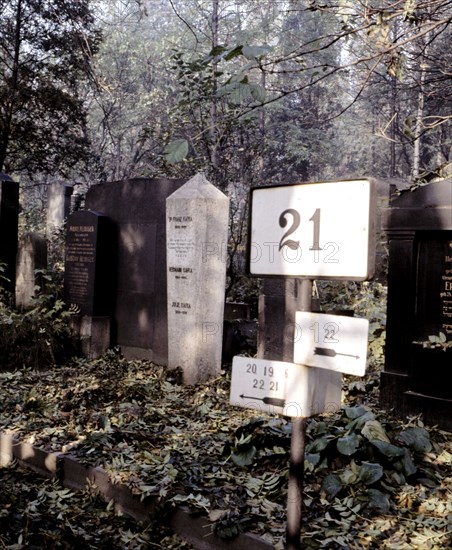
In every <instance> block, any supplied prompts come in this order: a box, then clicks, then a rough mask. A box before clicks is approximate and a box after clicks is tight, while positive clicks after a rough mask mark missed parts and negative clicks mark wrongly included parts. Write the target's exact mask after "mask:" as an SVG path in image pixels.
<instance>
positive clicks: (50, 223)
mask: <svg viewBox="0 0 452 550" xmlns="http://www.w3.org/2000/svg"><path fill="white" fill-rule="evenodd" d="M73 191H74V188H73V186H72V185H70V184H68V183H61V182H56V183H52V184H50V185H49V186H48V188H47V235H51V233H52V232H53V231H55V229H60V228H61V227H62V226H63V222H64V220H65V219H66V218H67V217H68V216H69V213H70V210H71V196H72V193H73Z"/></svg>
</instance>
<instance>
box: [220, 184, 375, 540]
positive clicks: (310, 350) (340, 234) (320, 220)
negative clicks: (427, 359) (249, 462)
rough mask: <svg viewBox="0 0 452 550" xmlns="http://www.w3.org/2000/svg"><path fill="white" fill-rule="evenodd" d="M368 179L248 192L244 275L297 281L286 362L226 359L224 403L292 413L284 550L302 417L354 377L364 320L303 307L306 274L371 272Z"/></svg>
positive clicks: (308, 303) (296, 510)
mask: <svg viewBox="0 0 452 550" xmlns="http://www.w3.org/2000/svg"><path fill="white" fill-rule="evenodd" d="M375 226H376V187H375V183H374V182H373V181H371V180H368V179H363V180H351V181H343V182H325V183H317V184H295V185H279V186H270V187H266V188H265V187H262V188H255V189H252V190H251V203H250V227H249V242H248V271H249V273H250V275H251V276H256V277H295V278H300V287H299V290H300V292H299V294H298V298H297V310H298V311H297V313H296V319H295V320H294V321H295V322H296V325H295V326H296V329H297V330H298V332H299V334H298V336H299V338H298V341H297V338H296V339H295V341H294V359H293V361H294V362H293V363H288V362H282V361H273V360H266V359H250V358H249V357H246V358H245V357H235V358H234V361H233V364H232V376H231V393H230V403H231V404H232V405H237V406H239V407H245V408H253V409H257V410H260V411H265V412H270V413H277V414H284V415H285V416H291V417H292V436H291V443H290V462H289V485H288V499H287V528H286V547H285V548H286V550H300V548H301V520H302V504H303V498H302V497H303V478H304V458H305V444H306V427H307V419H308V417H310V416H313V415H315V414H322V413H324V412H332V406H333V408H335V406H337V407H338V408H339V407H340V402H341V380H342V373H349V374H355V375H358V376H360V375H361V376H362V375H363V374H364V371H365V367H366V355H367V339H368V322H367V321H365V320H364V319H353V320H350V319H346V318H344V317H338V316H335V317H333V316H331V315H325V314H320V315H319V314H314V313H312V287H313V280H314V279H341V280H356V281H364V280H367V279H369V278H371V277H372V275H373V272H374V268H375Z"/></svg>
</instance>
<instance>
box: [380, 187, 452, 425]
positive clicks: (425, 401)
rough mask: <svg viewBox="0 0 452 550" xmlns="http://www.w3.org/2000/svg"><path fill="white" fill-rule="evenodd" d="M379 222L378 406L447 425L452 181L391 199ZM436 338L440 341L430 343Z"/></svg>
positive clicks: (451, 398) (451, 421)
mask: <svg viewBox="0 0 452 550" xmlns="http://www.w3.org/2000/svg"><path fill="white" fill-rule="evenodd" d="M384 226H385V228H386V230H387V234H388V241H389V272H388V305H387V332H386V361H385V368H384V372H383V373H382V375H381V390H380V396H381V397H380V399H381V403H382V405H383V406H385V407H388V408H394V409H395V411H396V412H397V413H398V414H400V415H406V414H419V413H422V414H423V416H424V421H426V422H429V423H434V424H438V425H439V426H441V427H443V428H445V429H452V414H451V413H452V390H451V388H452V370H451V368H450V367H451V365H452V347H451V344H450V342H452V309H451V306H452V293H451V287H452V278H451V277H452V253H451V249H452V180H445V181H441V182H436V183H432V184H430V185H427V186H425V187H421V188H419V189H417V190H416V191H413V192H410V193H405V194H402V195H401V196H397V197H394V198H393V199H392V201H391V203H390V208H389V209H388V210H387V212H386V214H385V217H384ZM437 339H438V340H439V342H441V341H442V344H441V343H439V344H438V345H433V346H432V345H430V344H429V342H430V341H432V340H433V341H437ZM448 342H449V344H448V345H447V343H448ZM433 343H434V342H433Z"/></svg>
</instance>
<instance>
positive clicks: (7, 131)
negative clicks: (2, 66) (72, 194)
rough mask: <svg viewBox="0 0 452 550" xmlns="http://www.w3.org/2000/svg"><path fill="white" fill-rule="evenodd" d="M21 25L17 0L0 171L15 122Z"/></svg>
mask: <svg viewBox="0 0 452 550" xmlns="http://www.w3.org/2000/svg"><path fill="white" fill-rule="evenodd" d="M21 25H22V0H17V7H16V28H15V31H14V58H13V65H12V69H11V84H10V86H9V99H7V100H6V102H5V116H4V126H3V129H2V133H1V141H0V172H1V171H2V170H3V167H4V165H5V162H6V157H7V154H8V145H9V140H10V136H11V127H12V122H13V113H14V105H15V101H16V95H17V87H18V83H19V60H20V45H21Z"/></svg>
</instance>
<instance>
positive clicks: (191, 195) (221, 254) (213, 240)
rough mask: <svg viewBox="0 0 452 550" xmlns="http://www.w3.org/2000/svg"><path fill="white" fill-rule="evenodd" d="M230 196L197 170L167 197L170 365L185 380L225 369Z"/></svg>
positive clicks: (193, 380) (204, 377)
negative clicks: (222, 359) (224, 331)
mask: <svg viewBox="0 0 452 550" xmlns="http://www.w3.org/2000/svg"><path fill="white" fill-rule="evenodd" d="M228 220H229V199H228V198H227V197H226V195H224V194H223V193H222V192H221V191H219V190H218V189H217V188H216V187H215V186H213V185H212V184H211V183H209V182H208V181H207V179H206V178H205V177H204V176H203V175H202V174H197V175H196V176H195V177H193V178H192V179H191V180H189V181H188V182H187V183H186V184H185V185H183V186H182V187H181V188H180V189H178V190H177V191H175V192H174V193H173V194H172V195H170V196H169V197H168V198H167V199H166V244H167V280H168V285H167V289H168V367H169V368H170V369H175V368H178V367H180V368H181V369H182V381H183V383H184V384H199V383H202V382H205V381H207V380H209V379H211V378H214V377H215V376H218V374H219V372H220V370H221V351H222V338H223V315H224V298H225V283H226V256H227V252H226V251H227V237H228Z"/></svg>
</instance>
